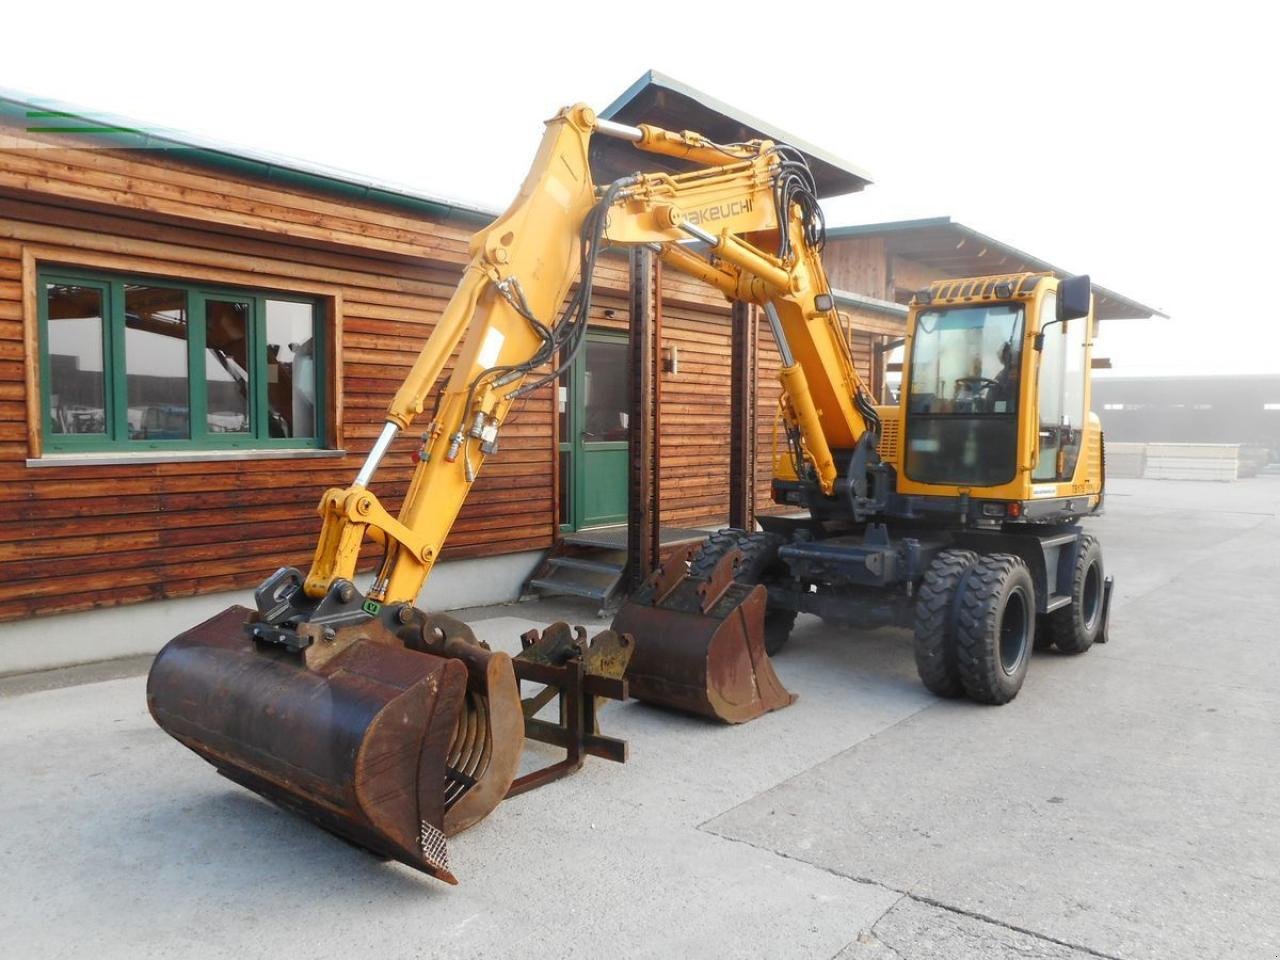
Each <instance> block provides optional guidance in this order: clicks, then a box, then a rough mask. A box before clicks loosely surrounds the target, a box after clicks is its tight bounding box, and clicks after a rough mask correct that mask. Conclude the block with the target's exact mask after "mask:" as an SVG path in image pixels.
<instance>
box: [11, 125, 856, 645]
mask: <svg viewBox="0 0 1280 960" xmlns="http://www.w3.org/2000/svg"><path fill="white" fill-rule="evenodd" d="M474 227H475V225H474V224H471V223H465V222H460V221H444V220H432V219H431V218H429V217H427V216H425V215H424V216H415V215H410V214H406V213H402V212H397V211H394V210H391V209H388V208H383V207H379V206H375V205H372V204H356V203H347V202H342V201H339V200H334V199H329V198H326V197H324V196H322V195H319V194H315V195H309V194H304V193H301V192H296V191H288V190H282V189H278V188H275V187H271V186H268V185H265V184H259V183H254V182H249V181H243V180H236V179H233V178H230V177H228V176H224V175H221V174H217V173H211V172H209V171H207V170H202V169H196V168H190V167H186V166H184V165H182V164H179V163H175V162H172V161H169V160H166V159H164V158H157V157H155V156H153V155H149V154H145V153H126V152H113V151H99V150H89V149H66V148H63V147H58V148H49V147H47V146H44V145H37V144H34V143H33V142H32V141H31V138H29V137H26V136H25V135H23V134H17V133H13V132H6V131H5V130H3V129H0V620H6V619H16V618H22V617H27V616H32V615H37V614H44V613H54V612H66V611H72V610H83V609H90V608H94V607H100V606H110V605H116V604H120V603H128V602H134V601H141V600H148V599H156V598H165V597H180V596H189V595H194V594H199V593H208V592H212V591H216V590H224V589H233V588H240V587H245V586H250V585H253V584H256V583H257V582H259V581H260V580H261V579H262V578H263V577H265V576H266V575H267V574H269V573H270V572H271V571H273V570H274V569H276V568H277V567H278V566H280V565H282V564H290V565H297V566H302V567H305V566H306V565H307V564H308V563H309V561H310V555H311V550H312V548H313V546H314V542H315V537H316V534H317V532H318V530H319V520H318V517H317V516H316V514H315V504H316V503H317V502H318V500H319V498H320V495H321V493H322V492H323V490H324V489H325V488H327V487H329V486H334V485H339V486H344V485H346V484H347V483H348V482H350V479H351V477H352V476H353V475H354V473H355V471H356V470H357V469H358V467H359V464H360V462H361V461H362V460H363V457H364V455H365V453H366V452H367V451H368V449H369V446H370V445H371V443H372V441H373V438H374V437H375V436H376V434H377V432H378V430H379V429H380V425H381V422H382V413H383V410H384V409H385V406H386V403H387V401H388V400H389V398H390V397H391V395H392V394H393V392H394V391H395V389H396V388H397V386H398V385H399V383H400V381H401V379H402V378H403V376H404V373H405V372H406V370H407V368H408V366H409V364H410V363H411V362H412V361H413V359H414V357H415V356H416V355H417V351H418V349H419V348H420V346H421V344H422V342H423V340H424V339H425V338H426V336H427V335H428V334H429V333H430V331H431V329H432V327H433V325H434V323H435V321H436V319H437V317H438V316H439V314H440V312H441V310H442V309H443V307H444V305H445V303H446V302H447V301H448V298H449V297H450V295H451V294H452V291H453V289H454V286H455V285H456V283H457V281H458V279H459V276H460V269H461V266H462V264H463V263H464V262H465V259H466V253H467V249H466V246H467V241H468V238H469V236H470V234H471V233H472V232H473V230H474ZM24 253H25V256H26V259H27V261H28V262H29V263H30V262H31V261H32V259H33V257H34V258H36V259H41V260H42V261H44V262H59V263H63V264H66V265H71V266H77V265H80V266H89V267H99V268H102V267H112V268H115V269H120V270H125V271H130V272H136V273H142V274H148V275H155V276H161V277H163V276H168V277H172V278H174V279H177V280H196V281H202V282H209V283H218V284H226V285H232V286H241V287H250V288H260V289H270V290H281V291H291V290H296V291H299V292H305V293H312V294H318V295H322V296H325V297H326V298H327V299H328V300H329V301H332V302H336V303H338V304H340V309H341V316H340V318H335V319H338V320H340V324H341V350H340V356H341V382H340V383H338V384H335V385H334V386H335V387H336V388H337V390H338V391H339V392H340V395H341V397H342V409H341V417H340V431H339V435H337V436H335V437H333V438H331V440H332V442H333V443H334V445H335V446H338V447H340V448H342V449H344V450H345V451H346V454H345V456H342V457H334V458H325V459H304V460H285V459H280V460H244V461H215V462H198V463H159V464H136V465H123V464H122V465H110V466H80V467H70V466H68V467H40V468H29V467H27V466H26V463H25V460H26V458H27V457H28V456H29V455H30V452H31V445H30V442H29V431H31V430H33V429H34V425H33V424H31V423H29V422H28V412H27V400H28V396H27V390H26V378H27V371H26V364H27V362H28V356H29V353H30V351H29V350H28V347H27V344H26V343H25V341H24V336H25V334H26V326H25V325H24V317H25V316H26V315H27V313H28V312H29V311H30V305H29V304H27V305H26V306H25V307H24V295H26V296H29V295H30V293H29V291H26V290H25V289H24V283H23V260H24ZM666 276H667V279H666V282H665V283H664V289H663V299H664V303H663V310H664V324H663V338H664V344H663V345H664V346H675V347H677V349H678V352H679V370H678V372H677V373H675V374H665V375H664V378H663V385H662V396H663V406H662V411H661V414H662V425H663V430H662V450H663V459H662V493H663V520H664V522H666V523H670V524H688V525H713V524H717V523H723V522H724V520H725V518H726V517H727V507H728V504H727V496H728V493H727V470H728V464H729V443H728V427H729V366H728V364H729V342H730V331H729V326H728V317H729V310H728V305H727V304H726V303H725V301H724V299H723V298H722V297H721V296H720V295H719V294H718V293H717V292H715V291H714V290H712V289H710V288H709V287H706V286H704V285H702V284H699V283H697V282H695V281H692V280H688V279H686V278H683V277H680V276H678V275H676V274H674V273H673V272H672V271H668V272H667V275H666ZM626 286H627V271H626V263H625V260H624V259H622V258H620V257H606V258H603V259H602V261H601V264H600V267H599V272H598V275H597V298H596V302H595V305H594V308H593V322H594V323H596V324H598V325H600V326H604V327H610V326H612V327H616V328H620V329H621V328H625V326H626V323H627V317H626V305H627V299H626V295H625V291H626ZM606 311H610V312H611V314H612V315H611V316H606ZM761 333H762V336H761V338H760V343H761V362H760V372H761V377H762V380H761V386H760V391H759V405H760V407H759V409H760V415H759V418H758V419H759V437H760V445H759V451H760V456H759V462H758V469H757V476H756V481H757V482H756V489H757V497H758V502H759V503H760V504H761V506H762V508H763V507H767V506H768V505H769V476H770V471H771V465H770V452H771V449H772V443H773V439H772V438H773V423H774V411H775V409H776V402H777V394H778V387H777V381H776V371H777V352H776V350H775V349H774V347H773V345H772V341H771V339H770V335H769V333H768V330H767V326H765V327H763V328H762V331H761ZM859 365H860V366H861V365H862V361H861V360H860V361H859ZM551 419H552V392H551V390H550V389H549V388H548V389H545V390H543V391H540V392H539V393H538V394H535V395H534V396H532V397H530V398H529V399H528V401H527V402H526V403H525V404H524V405H523V407H521V408H520V409H519V410H518V411H517V412H516V413H515V414H514V416H513V417H512V418H511V419H510V420H509V421H508V424H507V425H506V427H505V428H504V431H503V436H502V448H501V452H500V453H499V454H498V455H497V456H495V457H493V458H491V459H490V461H489V463H488V464H487V465H486V468H485V471H484V473H483V475H482V476H481V478H480V480H479V481H478V482H477V484H476V487H475V489H474V491H473V492H472V494H471V496H470V497H469V498H468V501H467V504H466V506H465V507H464V508H463V511H462V514H461V516H460V517H459V520H458V523H457V525H456V527H455V528H454V531H453V533H452V534H451V536H450V538H449V541H448V545H447V546H446V548H445V552H444V555H443V556H444V559H446V560H448V559H451V558H458V557H468V556H486V555H494V554H500V553H507V552H512V551H518V550H525V549H540V548H544V547H546V546H548V545H549V544H550V542H551V540H552V537H553V526H554V505H553V503H552V482H551V477H552V470H553V469H554V460H553V456H552V449H551ZM412 446H413V442H412V441H411V440H402V441H400V442H398V443H397V444H396V445H395V446H394V447H393V449H392V452H391V453H390V454H389V455H388V457H387V459H386V461H385V462H384V465H383V467H382V468H381V470H380V472H379V475H378V479H377V481H376V483H377V490H378V493H379V495H380V496H381V497H382V498H383V499H384V500H385V501H386V503H387V505H388V507H389V508H390V509H391V510H392V511H393V512H394V511H395V510H396V509H398V507H399V505H400V500H401V497H402V496H403V491H404V488H405V486H406V484H407V482H408V479H409V476H410V473H411V463H410V459H409V454H410V451H411V449H412ZM374 559H375V558H374V557H373V556H372V554H370V555H368V556H367V557H366V558H365V565H366V566H368V565H369V564H370V563H372V562H373V560H374Z"/></svg>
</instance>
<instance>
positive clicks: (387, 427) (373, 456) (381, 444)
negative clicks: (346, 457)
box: [356, 420, 400, 487]
mask: <svg viewBox="0 0 1280 960" xmlns="http://www.w3.org/2000/svg"><path fill="white" fill-rule="evenodd" d="M399 432H400V428H399V427H397V426H396V425H395V424H394V423H392V422H391V421H390V420H388V421H387V422H386V423H384V424H383V425H382V432H381V433H380V434H378V439H377V440H375V441H374V443H373V449H372V450H370V451H369V456H367V457H366V458H365V461H364V466H363V467H361V468H360V472H359V473H358V474H356V486H357V487H367V486H369V481H370V480H372V479H373V473H374V471H375V470H377V469H378V464H379V463H381V462H382V458H383V457H385V456H386V455H387V450H388V449H390V447H391V441H392V440H394V439H395V438H396V434H397V433H399Z"/></svg>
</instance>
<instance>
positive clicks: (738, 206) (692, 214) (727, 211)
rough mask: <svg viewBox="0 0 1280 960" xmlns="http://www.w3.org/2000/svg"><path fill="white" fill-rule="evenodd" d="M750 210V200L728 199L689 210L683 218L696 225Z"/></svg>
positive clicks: (735, 215)
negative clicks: (724, 201) (699, 208)
mask: <svg viewBox="0 0 1280 960" xmlns="http://www.w3.org/2000/svg"><path fill="white" fill-rule="evenodd" d="M750 212H751V201H750V200H730V201H728V202H727V203H717V204H714V205H712V206H710V207H703V208H702V209H701V210H690V211H689V212H688V213H687V214H685V219H686V220H687V221H689V223H692V224H693V225H694V226H695V227H696V226H699V225H701V224H704V223H714V222H715V221H716V220H729V219H731V218H732V217H737V216H740V215H742V214H744V213H750Z"/></svg>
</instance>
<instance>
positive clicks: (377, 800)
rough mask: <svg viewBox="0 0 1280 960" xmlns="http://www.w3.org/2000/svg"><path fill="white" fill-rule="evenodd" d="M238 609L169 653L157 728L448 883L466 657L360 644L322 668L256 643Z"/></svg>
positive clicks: (155, 703)
mask: <svg viewBox="0 0 1280 960" xmlns="http://www.w3.org/2000/svg"><path fill="white" fill-rule="evenodd" d="M251 616H252V612H251V611H249V610H248V609H247V608H245V607H231V608H229V609H227V610H225V611H223V612H222V613H220V614H218V615H217V616H215V617H213V618H211V619H209V620H207V621H205V622H204V623H202V624H200V625H199V626H198V627H195V628H194V629H192V630H188V631H187V632H186V633H184V634H181V635H180V636H178V637H177V638H175V639H174V640H172V641H170V642H169V644H168V645H166V646H165V648H164V649H163V650H161V652H160V654H159V655H158V656H157V657H156V660H155V663H154V664H153V665H152V668H151V673H150V675H149V677H148V679H147V703H148V706H149V708H150V710H151V715H152V716H153V717H154V718H155V720H156V722H157V723H158V724H159V725H160V726H161V728H163V729H164V730H165V732H167V733H169V734H170V735H171V736H173V737H174V738H176V739H177V740H178V741H179V742H181V743H183V744H184V745H186V746H187V747H190V748H191V749H192V750H194V751H195V752H196V753H197V754H199V755H200V756H201V757H203V758H204V759H206V760H208V761H209V762H210V763H212V764H213V765H214V766H215V767H217V769H218V771H219V772H220V773H223V774H224V775H226V776H227V777H229V778H231V779H232V780H235V781H236V782H238V783H241V784H243V785H244V786H246V787H248V788H249V789H251V790H253V791H255V792H257V793H259V794H261V795H263V796H265V797H267V798H268V799H270V800H274V801H276V802H278V803H280V804H281V805H283V806H286V807H288V808H290V809H292V810H295V811H296V812H298V813H301V814H303V815H305V816H307V817H310V818H311V819H312V820H314V821H316V822H317V823H319V824H320V825H321V826H323V827H325V828H326V829H328V830H331V831H332V832H334V833H337V834H339V835H341V836H344V837H346V838H348V839H350V840H352V841H353V842H355V843H357V844H359V845H360V846H363V847H366V848H368V849H369V850H372V851H374V852H375V853H379V854H382V855H384V856H388V857H391V858H394V859H396V860H399V861H401V862H403V863H406V864H408V865H409V866H412V867H416V868H418V869H419V870H423V871H425V872H427V873H429V874H431V875H432V876H435V877H438V878H440V879H442V880H445V881H448V882H449V883H456V882H457V881H456V879H455V877H454V875H453V873H452V871H451V869H450V867H449V859H448V851H447V849H446V846H445V842H444V816H445V790H444V783H445V758H446V755H447V750H448V747H449V744H450V741H451V739H452V738H453V736H454V732H455V729H456V727H457V724H458V720H459V716H460V714H461V713H462V712H463V703H464V698H465V694H466V687H467V670H466V667H465V666H464V665H463V663H462V662H461V661H459V660H451V659H447V658H443V657H437V656H432V655H427V654H423V653H417V652H413V651H410V650H406V649H404V648H402V647H396V646H389V645H386V644H384V643H379V642H377V641H374V640H370V639H367V638H363V637H353V638H350V639H349V641H348V642H346V643H344V644H342V649H340V650H339V651H338V652H336V653H334V654H333V655H332V656H329V657H328V658H327V659H325V661H324V662H323V663H321V664H320V665H318V666H316V667H308V666H306V665H305V664H304V663H303V662H302V661H301V659H300V658H299V657H298V656H297V655H296V654H294V653H291V652H289V651H287V650H284V649H279V648H266V647H264V646H263V645H261V644H257V643H255V642H254V641H253V640H251V639H249V637H248V636H247V635H246V633H245V631H244V630H243V625H244V624H245V623H246V621H248V620H249V619H250V617H251Z"/></svg>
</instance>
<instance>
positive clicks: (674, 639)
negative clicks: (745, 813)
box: [613, 550, 796, 723]
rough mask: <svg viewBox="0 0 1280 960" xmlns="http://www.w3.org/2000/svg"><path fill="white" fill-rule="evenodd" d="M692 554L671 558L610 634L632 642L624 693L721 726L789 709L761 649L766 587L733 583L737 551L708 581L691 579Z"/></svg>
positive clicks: (738, 557)
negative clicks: (718, 722)
mask: <svg viewBox="0 0 1280 960" xmlns="http://www.w3.org/2000/svg"><path fill="white" fill-rule="evenodd" d="M691 553H692V550H690V551H687V552H681V553H677V554H675V555H673V556H672V557H671V558H670V559H669V560H668V561H667V563H666V564H664V565H663V567H662V568H661V569H659V570H658V571H657V572H656V573H655V574H654V575H653V576H652V577H651V578H650V579H649V580H648V582H647V583H646V584H645V585H644V586H643V587H642V588H641V589H640V590H638V591H637V592H636V595H635V596H634V597H633V598H632V599H630V600H629V601H628V602H627V603H626V604H624V605H623V607H622V609H620V610H619V611H618V615H617V616H616V617H615V618H614V621H613V630H614V631H615V632H617V633H619V634H623V633H629V634H631V635H632V636H633V637H634V638H635V641H636V643H635V652H634V653H633V654H632V657H631V663H630V665H629V666H628V668H627V683H628V692H629V693H630V695H631V696H632V697H634V698H635V699H637V700H644V701H647V702H649V703H653V704H657V705H659V706H663V707H670V708H672V709H675V710H682V711H684V712H686V713H695V714H699V715H701V716H704V717H712V718H714V719H717V720H723V721H724V722H726V723H745V722H746V721H748V720H754V719H755V718H756V717H758V716H760V715H761V714H763V713H768V712H769V711H771V710H780V709H781V708H783V707H787V706H790V705H791V704H792V703H794V702H795V699H796V698H795V697H794V696H793V695H792V694H791V693H789V692H788V691H787V690H786V688H785V687H783V685H782V681H781V680H779V679H778V675H777V674H776V673H774V671H773V664H772V663H770V662H769V656H768V654H766V653H765V651H764V609H765V599H766V592H765V588H764V587H762V586H760V585H759V584H755V585H752V584H745V583H737V582H735V581H734V579H733V576H734V572H735V570H736V569H737V566H738V563H739V562H740V560H741V553H740V552H739V551H737V550H732V551H730V552H729V553H728V554H727V555H726V556H724V557H723V558H722V559H721V561H720V562H719V563H718V564H716V566H715V568H714V569H713V570H712V572H711V574H710V575H709V576H707V577H695V576H692V575H690V574H689V572H688V569H687V561H688V559H689V556H690V555H691Z"/></svg>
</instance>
